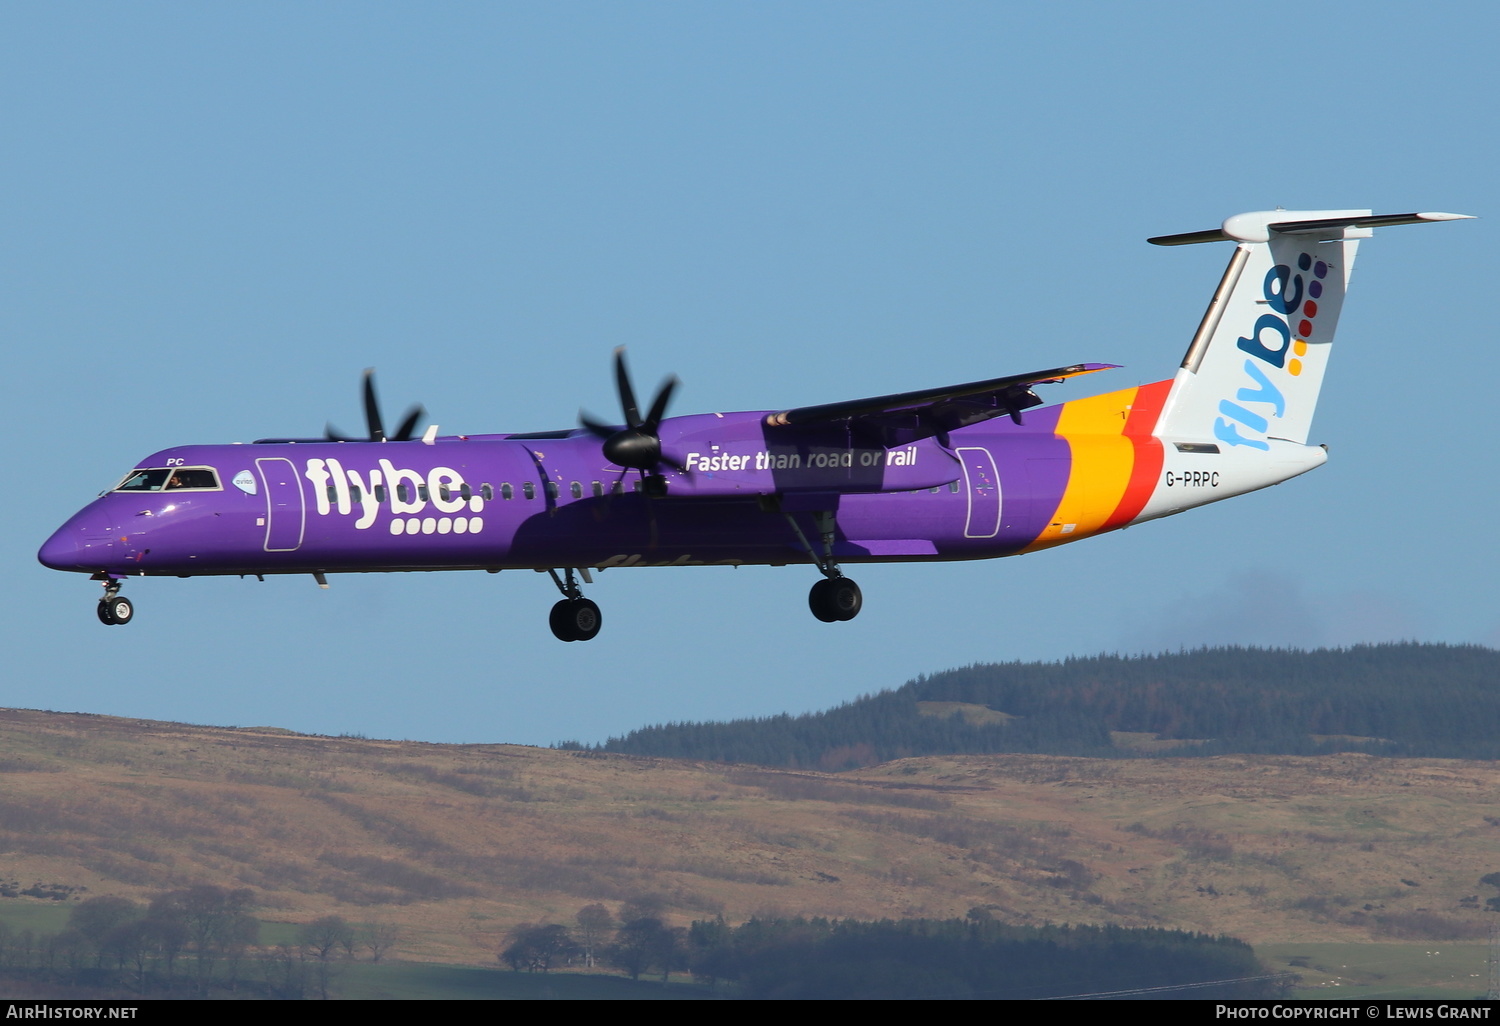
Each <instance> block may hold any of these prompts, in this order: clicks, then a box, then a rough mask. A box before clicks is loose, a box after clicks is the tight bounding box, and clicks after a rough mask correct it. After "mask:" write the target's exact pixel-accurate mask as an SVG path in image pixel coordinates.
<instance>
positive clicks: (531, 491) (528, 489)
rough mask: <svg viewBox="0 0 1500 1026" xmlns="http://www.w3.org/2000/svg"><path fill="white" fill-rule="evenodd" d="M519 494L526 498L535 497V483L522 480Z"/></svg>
mask: <svg viewBox="0 0 1500 1026" xmlns="http://www.w3.org/2000/svg"><path fill="white" fill-rule="evenodd" d="M521 494H522V495H524V496H526V498H528V499H534V498H536V485H534V484H532V483H531V482H530V481H523V482H522V483H521Z"/></svg>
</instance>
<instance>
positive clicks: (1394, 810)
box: [0, 710, 1500, 964]
mask: <svg viewBox="0 0 1500 1026" xmlns="http://www.w3.org/2000/svg"><path fill="white" fill-rule="evenodd" d="M0 753H3V757H0V851H3V852H5V859H4V862H3V864H0V866H3V870H0V877H3V879H0V893H3V894H6V895H16V896H13V897H0V921H8V920H10V919H11V917H12V914H13V912H21V911H23V910H29V909H39V908H44V907H58V906H60V905H63V904H66V903H67V902H69V901H76V900H77V899H79V898H80V897H88V896H96V895H100V894H119V895H122V896H125V897H129V898H133V899H136V900H143V899H146V898H149V897H151V896H152V895H154V894H156V893H159V892H161V891H163V890H166V889H169V888H178V887H185V886H189V885H191V884H197V883H210V884H216V885H219V886H223V887H235V888H238V887H249V888H252V889H253V890H254V892H255V895H256V901H257V903H258V906H259V908H258V913H257V914H258V915H260V917H261V918H263V919H267V920H280V921H284V922H287V923H304V922H309V921H311V920H313V919H315V918H317V917H319V916H323V915H328V914H339V915H342V916H344V917H345V918H347V919H349V920H352V921H355V922H374V921H380V922H385V923H390V924H393V925H395V926H397V927H398V928H399V931H400V936H401V940H400V942H399V944H398V945H397V951H396V952H395V954H396V955H397V956H399V957H403V958H408V959H417V960H428V961H443V962H451V963H468V964H494V957H495V952H496V951H497V950H498V948H499V947H500V946H501V944H502V941H503V938H504V935H505V933H506V932H507V930H509V929H510V928H511V927H512V926H514V925H516V924H518V923H521V922H528V921H530V922H545V921H551V922H571V921H572V917H573V915H574V913H575V912H576V911H577V910H578V909H579V908H580V907H581V906H583V905H585V904H589V903H591V902H596V901H598V902H604V903H606V904H607V905H610V906H611V907H617V906H618V904H619V903H622V902H625V901H629V900H632V899H640V898H659V899H661V900H662V901H663V902H664V903H665V910H666V914H667V916H668V918H669V919H671V920H673V921H675V922H677V923H680V924H683V923H686V922H687V921H689V920H691V919H693V918H704V917H712V916H713V915H715V914H718V913H722V914H723V915H724V916H725V918H726V919H728V920H729V921H731V922H737V921H740V920H743V919H745V918H748V917H749V916H751V915H755V914H760V915H766V914H782V915H795V914H806V915H821V916H830V917H856V918H861V919H879V918H883V917H891V918H900V917H909V916H910V917H916V916H925V917H932V918H946V917H952V916H963V915H964V914H965V913H966V912H967V911H968V910H970V909H972V908H976V907H978V908H984V909H986V910H988V911H989V912H990V913H991V914H992V915H993V916H994V917H995V918H997V919H1002V920H1004V921H1008V922H1015V923H1023V924H1024V923H1041V922H1049V921H1050V922H1058V923H1061V922H1073V923H1113V924H1119V925H1124V926H1162V927H1175V928H1183V929H1189V930H1201V931H1205V932H1208V933H1214V934H1218V933H1228V934H1232V935H1235V936H1239V937H1243V938H1245V939H1247V940H1250V941H1252V942H1263V941H1280V942H1295V941H1301V942H1306V943H1314V942H1349V941H1360V940H1368V939H1371V938H1401V937H1409V938H1425V937H1433V938H1445V939H1453V938H1461V937H1465V936H1478V935H1480V934H1481V932H1482V931H1483V930H1484V928H1485V927H1486V926H1487V923H1488V921H1489V920H1490V919H1492V918H1493V916H1492V915H1488V914H1486V913H1484V912H1483V911H1482V906H1483V904H1484V902H1485V901H1486V900H1487V899H1488V898H1490V897H1493V896H1494V895H1493V888H1488V889H1487V888H1485V887H1484V886H1482V885H1480V884H1479V882H1478V881H1479V878H1480V877H1481V876H1483V875H1485V874H1488V873H1492V872H1495V871H1496V870H1500V858H1497V856H1496V854H1495V853H1496V851H1497V842H1500V766H1497V765H1496V764H1495V763H1491V762H1478V761H1474V762H1463V761H1451V760H1450V761H1443V760H1417V759H1409V760H1403V759H1381V758H1374V757H1371V756H1368V755H1362V754H1347V755H1340V756H1330V757H1323V758H1306V757H1291V756H1267V755H1241V756H1218V757H1211V758H1203V759H1194V760H1191V761H1184V760H1181V759H1157V758H1137V759H1131V760H1092V759H1081V758H1070V757H1060V756H1045V755H981V756H966V755H958V756H947V755H945V756H928V757H920V758H911V759H906V760H901V761H896V762H891V763H887V764H883V765H880V766H876V767H870V768H866V769H862V770H857V771H852V772H846V773H842V774H838V775H832V774H825V773H818V772H811V771H791V770H777V769H765V768H756V767H744V766H726V765H722V764H715V763H706V762H694V761H676V760H669V759H661V758H651V757H637V756H628V755H616V754H609V753H596V752H583V751H555V750H547V749H535V748H523V747H517V746H508V745H435V744H421V743H416V742H399V741H380V740H364V739H353V738H329V737H309V736H303V735H297V734H292V733H288V732H285V731H276V730H266V729H232V728H217V727H199V726H187V725H182V724H171V723H155V722H148V721H141V720H128V719H115V718H109V717H101V716H87V715H79V714H61V713H44V712H34V711H25V710H4V711H0ZM22 891H31V892H32V893H31V895H29V896H28V895H25V894H21V893H20V892H22ZM39 894H40V895H47V894H54V895H57V896H58V897H59V899H60V900H59V901H57V902H51V901H49V900H48V898H46V897H38V896H36V895H39Z"/></svg>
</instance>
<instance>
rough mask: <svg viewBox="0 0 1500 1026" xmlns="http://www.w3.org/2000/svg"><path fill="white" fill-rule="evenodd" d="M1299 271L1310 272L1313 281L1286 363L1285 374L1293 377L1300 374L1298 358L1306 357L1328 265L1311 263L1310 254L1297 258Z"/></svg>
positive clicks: (1309, 286) (1320, 261)
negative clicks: (1289, 356)
mask: <svg viewBox="0 0 1500 1026" xmlns="http://www.w3.org/2000/svg"><path fill="white" fill-rule="evenodd" d="M1297 267H1298V268H1299V269H1300V270H1303V271H1306V270H1311V271H1312V273H1313V281H1312V282H1311V283H1310V284H1309V285H1308V286H1307V295H1308V299H1307V301H1306V302H1304V303H1303V304H1302V319H1301V320H1300V321H1298V322H1297V336H1298V337H1297V338H1296V339H1295V340H1294V341H1293V342H1292V353H1293V354H1294V355H1293V358H1292V359H1290V360H1288V361H1287V362H1286V369H1287V373H1288V374H1291V375H1292V376H1293V377H1295V376H1297V375H1298V374H1301V373H1302V361H1301V360H1300V359H1298V357H1303V356H1306V355H1307V340H1308V339H1310V338H1312V334H1313V320H1314V318H1316V317H1317V316H1318V302H1317V301H1318V300H1319V299H1322V298H1323V279H1324V278H1327V277H1328V265H1327V264H1326V263H1324V262H1323V261H1322V260H1319V261H1317V262H1314V261H1313V258H1312V256H1311V255H1310V254H1307V253H1301V254H1298V256H1297Z"/></svg>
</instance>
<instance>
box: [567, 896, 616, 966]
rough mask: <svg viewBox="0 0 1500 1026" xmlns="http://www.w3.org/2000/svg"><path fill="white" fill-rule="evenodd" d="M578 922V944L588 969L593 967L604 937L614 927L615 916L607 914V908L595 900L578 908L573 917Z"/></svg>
mask: <svg viewBox="0 0 1500 1026" xmlns="http://www.w3.org/2000/svg"><path fill="white" fill-rule="evenodd" d="M574 919H575V921H576V922H577V923H578V933H577V934H576V937H577V939H578V945H579V947H581V948H582V949H583V962H584V965H586V966H588V967H589V968H590V969H592V968H594V966H595V964H596V962H597V959H598V956H599V949H600V948H602V947H603V946H604V941H605V938H607V937H608V936H609V933H610V931H611V930H613V929H614V928H615V917H614V916H612V915H610V914H609V909H607V908H605V907H604V906H603V905H601V904H599V903H598V902H595V903H594V904H592V905H585V906H583V908H581V909H579V910H578V914H577V915H576V916H575V917H574Z"/></svg>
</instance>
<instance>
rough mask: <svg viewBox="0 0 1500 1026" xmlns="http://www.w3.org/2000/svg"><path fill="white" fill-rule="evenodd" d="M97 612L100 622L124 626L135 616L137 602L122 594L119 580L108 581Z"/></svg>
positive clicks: (113, 625) (111, 625)
mask: <svg viewBox="0 0 1500 1026" xmlns="http://www.w3.org/2000/svg"><path fill="white" fill-rule="evenodd" d="M97 612H98V614H99V622H100V623H102V624H106V625H108V626H110V627H123V626H125V624H127V623H129V622H130V621H131V620H132V619H134V618H135V603H134V602H131V601H130V600H129V599H128V598H126V597H125V596H124V595H121V594H120V582H119V581H107V582H105V585H104V597H103V598H102V599H100V600H99V608H98V610H97Z"/></svg>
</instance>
